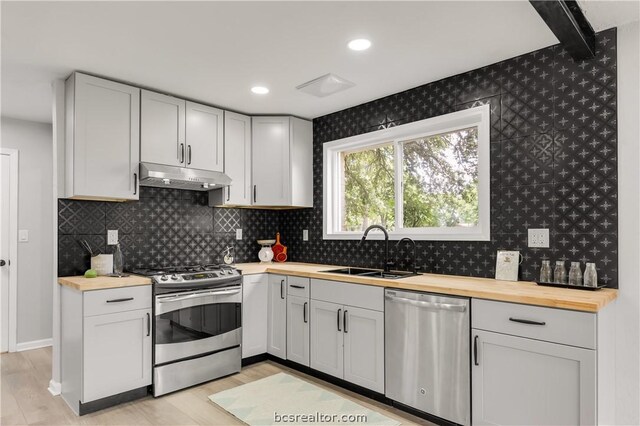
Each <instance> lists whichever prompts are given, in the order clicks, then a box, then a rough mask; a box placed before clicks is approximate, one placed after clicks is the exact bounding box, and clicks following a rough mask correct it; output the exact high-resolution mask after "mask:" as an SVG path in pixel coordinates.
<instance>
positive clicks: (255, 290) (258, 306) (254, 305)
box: [242, 274, 269, 358]
mask: <svg viewBox="0 0 640 426" xmlns="http://www.w3.org/2000/svg"><path fill="white" fill-rule="evenodd" d="M268 305H269V283H268V278H267V275H265V274H260V275H245V276H244V277H243V278H242V358H248V357H250V356H254V355H260V354H264V353H266V352H267V334H268V328H267V318H268V316H267V315H268V314H267V306H268Z"/></svg>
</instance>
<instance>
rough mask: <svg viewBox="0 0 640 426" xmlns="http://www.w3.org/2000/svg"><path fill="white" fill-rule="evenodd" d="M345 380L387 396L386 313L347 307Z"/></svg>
mask: <svg viewBox="0 0 640 426" xmlns="http://www.w3.org/2000/svg"><path fill="white" fill-rule="evenodd" d="M343 316H344V320H343V323H344V325H343V329H344V379H345V380H347V381H349V382H351V383H355V384H356V385H360V386H362V387H365V388H368V389H371V390H374V391H376V392H380V393H384V313H382V312H378V311H371V310H369V309H361V308H355V307H352V306H345V307H344V313H343Z"/></svg>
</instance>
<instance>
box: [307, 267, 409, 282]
mask: <svg viewBox="0 0 640 426" xmlns="http://www.w3.org/2000/svg"><path fill="white" fill-rule="evenodd" d="M319 272H325V273H327V274H344V275H354V276H357V277H371V278H387V279H390V280H396V279H398V278H406V277H413V276H416V275H418V273H414V272H408V271H389V272H385V271H381V270H380V269H368V268H339V269H330V270H328V271H319Z"/></svg>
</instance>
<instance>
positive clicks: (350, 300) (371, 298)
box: [311, 279, 384, 311]
mask: <svg viewBox="0 0 640 426" xmlns="http://www.w3.org/2000/svg"><path fill="white" fill-rule="evenodd" d="M311 298H312V299H315V300H323V301H325V302H331V303H337V304H340V305H349V306H355V307H358V308H364V309H373V310H374V311H384V287H377V286H371V285H363V284H349V283H343V282H339V281H327V280H316V279H314V280H311Z"/></svg>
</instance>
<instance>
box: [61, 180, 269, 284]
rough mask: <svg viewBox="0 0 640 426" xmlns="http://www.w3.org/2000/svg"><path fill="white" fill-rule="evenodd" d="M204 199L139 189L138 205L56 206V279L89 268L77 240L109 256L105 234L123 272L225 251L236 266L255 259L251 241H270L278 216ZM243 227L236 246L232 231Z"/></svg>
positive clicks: (206, 259)
mask: <svg viewBox="0 0 640 426" xmlns="http://www.w3.org/2000/svg"><path fill="white" fill-rule="evenodd" d="M207 201H208V200H207V194H206V193H202V192H196V191H178V190H173V189H163V188H145V187H143V188H140V201H137V202H127V203H106V202H95V201H78V200H59V201H58V251H59V259H58V275H60V276H64V275H78V274H82V273H84V271H85V270H86V269H88V268H89V264H90V259H89V255H88V254H87V253H86V252H85V251H84V250H83V249H82V247H81V246H80V244H78V240H80V239H86V240H87V241H88V242H89V244H91V247H92V248H93V249H94V250H96V251H98V252H100V253H111V252H112V251H113V247H110V246H107V244H106V233H107V230H108V229H118V231H119V239H120V246H121V247H122V251H123V255H124V259H125V267H126V268H129V269H130V268H142V267H151V266H154V265H194V264H198V263H219V262H221V261H222V253H223V251H224V249H225V248H226V247H227V246H233V247H234V249H235V254H236V259H237V261H238V262H249V261H254V260H256V259H257V253H258V250H260V246H258V244H257V243H256V241H255V240H257V239H259V238H274V236H275V233H276V232H277V230H278V213H277V212H271V211H260V210H239V209H216V208H214V209H212V208H210V207H208V205H207ZM237 228H243V239H242V240H241V241H236V239H235V230H236V229H237Z"/></svg>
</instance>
